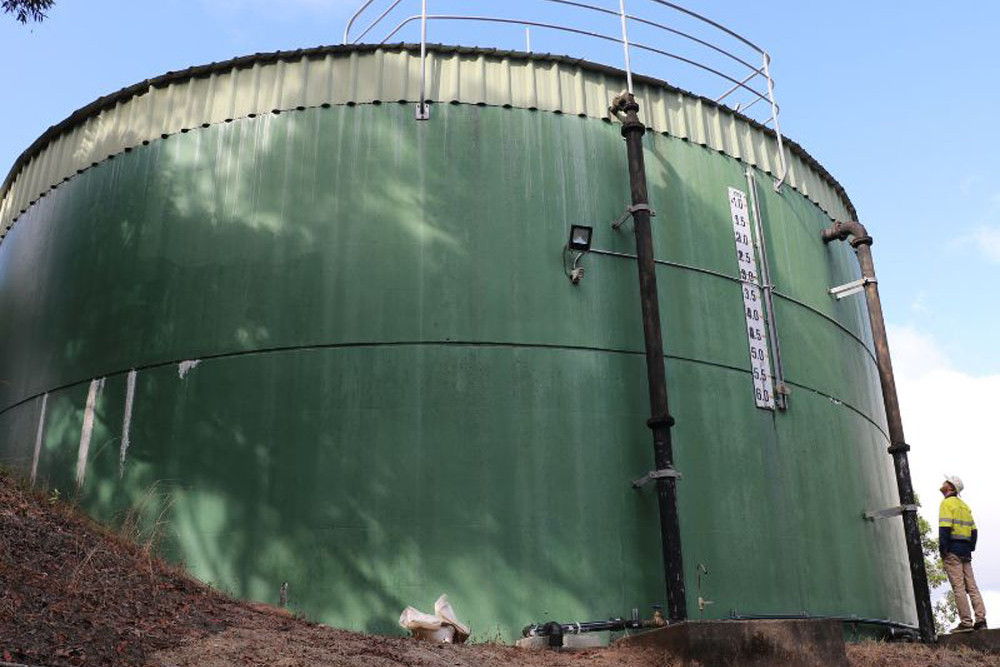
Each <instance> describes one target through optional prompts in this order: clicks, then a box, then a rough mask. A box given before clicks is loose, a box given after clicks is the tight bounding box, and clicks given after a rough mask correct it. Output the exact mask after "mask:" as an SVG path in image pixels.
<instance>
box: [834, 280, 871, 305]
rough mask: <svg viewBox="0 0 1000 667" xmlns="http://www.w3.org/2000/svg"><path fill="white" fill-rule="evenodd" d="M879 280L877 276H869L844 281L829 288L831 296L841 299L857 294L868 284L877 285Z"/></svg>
mask: <svg viewBox="0 0 1000 667" xmlns="http://www.w3.org/2000/svg"><path fill="white" fill-rule="evenodd" d="M877 284H878V280H876V279H875V278H869V277H867V276H865V277H863V278H859V279H858V280H852V281H851V282H849V283H844V284H843V285H838V286H837V287H831V288H830V289H829V290H827V291H828V292H829V294H830V296H832V297H834V298H836V299H837V300H838V301H839V300H840V299H844V298H847V297H849V296H851V295H852V294H857V293H858V292H860V291H862V290H864V288H865V287H867V286H868V285H877Z"/></svg>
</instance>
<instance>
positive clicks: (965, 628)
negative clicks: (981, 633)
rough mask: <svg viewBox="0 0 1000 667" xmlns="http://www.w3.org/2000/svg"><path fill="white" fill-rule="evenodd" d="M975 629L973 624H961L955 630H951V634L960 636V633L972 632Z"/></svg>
mask: <svg viewBox="0 0 1000 667" xmlns="http://www.w3.org/2000/svg"><path fill="white" fill-rule="evenodd" d="M975 627H976V626H975V625H972V624H969V625H966V624H965V623H959V624H958V625H956V626H955V627H954V628H952V629H951V634H953V635H955V634H958V633H959V632H972V631H973V629H975Z"/></svg>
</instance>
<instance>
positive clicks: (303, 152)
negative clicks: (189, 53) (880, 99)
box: [0, 46, 915, 640]
mask: <svg viewBox="0 0 1000 667" xmlns="http://www.w3.org/2000/svg"><path fill="white" fill-rule="evenodd" d="M429 61H430V62H429V64H428V66H429V68H430V71H432V72H433V73H434V74H433V77H432V79H431V84H430V87H429V89H428V97H429V99H430V100H431V101H432V104H431V107H432V108H431V117H430V119H428V120H425V121H417V120H415V118H414V104H413V103H414V101H415V100H416V99H418V94H419V93H418V87H419V72H420V58H419V49H417V50H416V51H414V49H413V48H412V47H406V46H395V47H367V46H360V47H331V48H321V49H313V50H309V51H297V52H283V53H276V54H269V55H257V56H253V57H249V58H242V59H237V60H234V61H231V62H226V63H217V64H213V65H211V66H206V67H201V68H193V69H191V70H187V71H183V72H177V73H171V74H169V75H166V76H163V77H160V78H158V79H153V80H150V81H146V82H143V83H141V84H138V85H136V86H133V87H131V88H127V89H124V90H122V91H120V92H118V93H116V94H114V95H111V96H108V97H105V98H101V99H100V100H98V101H96V102H94V103H93V104H91V105H89V106H87V107H84V108H83V109H81V110H80V111H78V112H77V113H75V114H73V115H72V116H71V117H70V118H68V119H67V120H66V121H64V122H63V123H61V124H60V125H57V126H56V127H54V128H51V129H50V130H49V131H48V132H46V133H45V134H44V135H43V136H42V137H41V138H39V140H38V141H37V142H36V143H35V144H34V145H32V146H31V147H30V148H29V149H28V150H27V151H26V152H25V153H24V155H22V157H21V158H20V159H19V160H18V162H17V163H16V164H15V165H14V167H13V169H12V170H11V173H10V176H9V177H8V178H7V180H6V181H5V183H4V186H3V189H2V190H0V195H2V197H3V199H2V202H0V230H2V233H3V234H4V236H3V238H2V241H0V458H2V460H3V461H4V463H5V464H6V465H8V466H11V467H14V468H16V469H18V470H19V471H21V472H22V473H23V474H24V475H25V476H26V477H28V478H30V479H32V480H34V483H35V484H37V485H47V486H48V487H49V488H58V489H59V490H60V493H61V494H62V495H63V496H64V497H75V498H78V499H79V502H80V504H81V506H82V507H84V508H85V509H86V510H87V511H88V512H90V513H91V514H92V515H93V516H95V517H97V518H99V519H101V520H104V521H109V522H114V521H120V520H122V518H123V517H125V516H126V515H129V516H132V517H139V518H140V523H141V525H143V526H145V527H146V532H145V533H144V536H143V539H147V538H148V539H155V540H156V543H157V544H158V548H159V549H160V551H161V552H162V553H163V554H165V555H166V556H167V557H169V558H171V559H174V560H177V561H181V562H183V563H184V564H185V565H186V566H187V567H188V568H189V569H190V570H191V571H192V572H193V573H194V574H195V575H197V576H198V577H200V578H201V579H203V580H205V581H208V582H211V583H212V584H213V585H215V586H218V587H220V588H222V589H224V590H227V591H230V592H232V593H234V594H235V595H238V596H241V597H246V598H253V599H257V600H263V601H268V602H272V603H273V602H277V598H278V591H279V588H280V587H281V585H282V583H284V582H288V598H289V604H290V606H291V607H292V608H293V609H295V610H297V611H300V612H302V613H304V614H305V615H306V616H307V617H309V618H311V619H314V620H317V621H323V622H325V623H328V624H331V625H336V626H340V627H346V628H353V629H358V630H367V631H375V632H398V631H400V629H399V628H398V627H397V625H396V620H397V618H398V616H399V613H400V612H401V611H402V609H403V608H404V607H405V606H407V605H414V606H416V607H418V608H421V609H424V610H429V609H430V608H431V606H432V605H433V602H434V600H435V599H436V598H437V596H438V595H440V594H441V593H447V594H448V595H449V596H450V598H451V601H452V604H453V605H454V608H455V610H456V612H457V613H458V615H459V617H461V618H463V619H464V620H465V621H466V622H468V623H469V624H470V625H471V626H472V629H473V634H474V637H475V638H480V639H486V638H493V637H500V638H503V639H505V640H510V639H513V638H514V637H515V636H516V635H517V633H518V631H519V629H520V628H521V626H523V625H526V624H528V623H531V622H542V621H548V620H559V621H566V622H568V621H577V620H592V619H602V618H608V617H610V616H628V615H629V614H630V613H631V610H632V609H639V610H640V613H641V614H642V615H643V616H648V615H649V613H650V609H651V606H652V605H654V604H664V603H665V600H664V598H665V592H664V590H665V589H664V573H663V560H662V554H661V546H660V534H659V518H658V511H657V504H656V497H655V493H654V490H653V485H652V484H650V485H646V486H644V487H642V488H640V489H635V488H633V487H632V481H633V480H635V479H637V478H640V477H642V476H643V475H644V474H646V473H648V472H649V471H650V470H651V469H652V467H653V455H652V446H651V441H650V435H649V431H648V429H647V428H646V425H645V420H646V419H647V418H648V416H649V404H648V398H647V393H646V374H645V362H644V346H643V336H642V325H641V319H640V311H639V297H638V280H637V274H636V267H635V261H634V259H633V253H634V240H633V237H632V233H631V223H630V222H629V221H627V220H626V221H625V223H624V224H623V225H622V226H621V227H620V228H619V229H617V230H616V229H613V228H612V227H611V222H612V221H614V220H616V219H617V218H619V216H621V214H622V212H623V210H624V209H625V207H626V206H627V205H628V203H629V184H628V171H627V165H626V160H625V147H624V144H623V141H622V139H621V136H620V126H619V125H618V124H617V123H616V122H612V121H611V119H609V118H608V117H607V107H608V104H609V101H610V99H611V98H612V97H613V96H614V95H615V94H616V93H617V92H619V91H620V90H621V89H622V88H623V81H622V76H621V73H620V72H615V71H612V70H609V69H607V68H604V67H599V66H596V65H591V64H588V63H586V62H580V61H577V60H568V59H561V58H558V57H552V56H536V55H527V54H523V53H503V52H497V51H483V50H476V49H467V48H462V49H458V48H449V47H435V48H432V49H431V50H430V54H429ZM635 92H636V97H637V99H638V101H639V104H640V106H641V111H640V116H641V118H642V120H643V122H644V123H645V124H646V125H647V127H648V128H649V131H648V132H647V133H646V135H645V137H644V139H643V141H644V148H645V161H646V166H647V176H648V180H649V196H650V203H651V206H652V207H653V209H655V212H656V216H655V218H654V219H653V221H654V222H653V237H654V244H655V254H656V257H657V260H658V264H657V272H658V273H657V276H658V281H659V289H660V301H661V302H660V309H661V313H662V318H663V329H664V348H665V351H666V359H665V363H666V371H667V379H668V383H669V390H670V400H671V412H672V413H673V415H674V417H675V418H676V420H677V423H676V426H675V427H674V429H673V434H674V451H675V457H676V461H675V465H676V468H677V469H678V470H679V471H680V473H681V474H682V475H683V477H682V479H681V480H680V481H679V482H678V487H677V488H678V504H679V521H680V529H681V540H682V547H683V558H684V573H685V583H686V587H687V590H688V595H687V601H688V602H687V604H688V615H689V616H690V617H692V618H699V617H703V618H708V619H714V618H730V617H734V616H736V617H739V616H752V615H777V616H798V615H801V614H808V615H816V616H837V617H856V618H866V619H883V620H888V621H891V622H895V623H902V624H913V623H915V617H914V612H913V594H912V590H911V587H910V581H909V574H908V566H907V559H906V551H905V546H904V543H903V533H902V530H901V528H900V526H899V523H898V522H899V518H898V517H897V518H895V519H883V520H877V521H866V520H864V519H863V518H862V514H863V513H864V512H865V511H869V510H877V509H884V508H887V507H891V506H893V505H897V504H898V497H897V496H896V491H895V484H894V479H893V472H892V465H891V459H890V457H889V456H888V455H887V454H886V453H885V450H886V446H887V444H888V443H887V438H886V425H885V415H884V410H883V407H882V402H881V394H880V391H879V387H878V378H877V371H876V367H875V362H874V357H873V352H872V344H871V334H870V331H869V327H868V324H867V320H866V314H865V311H864V302H863V300H862V298H861V297H855V298H853V299H843V300H836V299H833V298H831V296H830V295H829V293H828V290H829V288H831V287H833V286H836V285H840V284H844V283H847V282H850V281H852V280H855V279H857V278H858V277H859V272H858V268H857V264H856V262H855V260H854V258H853V256H852V255H851V252H850V248H845V247H842V244H835V245H832V246H830V247H826V246H824V245H823V243H822V242H821V241H820V238H819V231H820V229H822V228H823V227H826V226H829V224H830V222H831V221H832V220H845V219H852V218H855V217H856V214H855V212H854V210H853V207H852V205H851V203H850V201H849V200H848V199H847V196H846V194H845V193H844V192H843V190H842V189H841V188H840V186H839V185H838V184H837V183H836V181H834V180H833V178H832V177H831V176H830V175H829V174H828V173H827V172H826V171H825V170H824V169H823V168H822V167H821V166H819V165H818V164H817V163H816V162H815V160H813V159H812V158H810V157H809V156H808V154H806V153H805V151H804V150H802V149H801V148H800V147H798V146H797V145H795V144H793V143H790V142H789V143H786V154H787V155H786V157H787V161H788V169H787V174H786V178H785V180H784V183H783V185H782V186H781V188H780V190H779V191H776V190H775V188H774V187H772V184H773V183H774V176H775V175H776V174H777V173H778V171H779V169H778V165H779V152H778V147H777V144H776V141H775V135H774V134H773V133H772V132H771V131H770V130H767V129H765V128H763V127H762V126H760V125H759V124H756V123H753V122H751V121H749V120H748V119H746V118H744V117H742V116H740V115H738V114H736V113H734V112H733V111H731V110H729V109H727V108H725V107H722V106H719V105H716V104H714V103H712V102H710V101H708V100H705V99H702V98H699V97H696V96H693V95H691V94H688V93H684V92H682V91H679V90H677V89H674V88H671V87H670V86H668V85H666V84H665V83H663V82H660V81H656V80H653V79H643V78H641V77H637V78H636V87H635ZM748 176H749V177H750V178H752V179H753V182H754V183H755V184H756V185H755V186H754V185H753V184H752V183H751V181H750V180H748ZM732 191H738V193H737V195H736V196H737V198H738V194H739V193H743V194H744V195H745V196H746V200H745V201H746V203H747V204H751V203H752V201H751V200H754V199H755V200H756V203H757V204H758V207H759V216H753V220H756V221H757V222H758V223H759V227H760V230H761V231H762V234H760V235H759V237H758V236H757V235H754V234H752V233H751V237H753V240H754V241H756V242H757V243H756V249H757V252H758V254H759V253H760V250H761V248H763V249H764V251H765V252H766V258H767V260H768V263H769V265H770V272H771V276H770V277H771V282H772V283H773V285H774V297H773V300H774V305H773V310H772V311H770V312H766V311H765V312H763V319H765V320H768V321H769V322H770V323H771V325H772V326H771V329H772V333H774V334H775V338H776V342H778V344H779V345H780V356H781V362H782V370H783V374H784V384H785V386H786V387H787V389H788V392H789V393H788V395H787V406H786V409H780V406H775V407H774V408H772V406H768V405H763V406H758V399H757V397H756V396H755V390H756V389H759V388H760V387H762V386H763V387H767V388H769V389H770V390H772V391H773V389H774V388H775V387H774V383H773V382H772V381H771V380H770V378H764V380H763V384H761V380H760V379H759V378H758V381H757V384H756V385H755V380H754V369H755V368H757V366H756V365H754V364H753V363H752V361H753V360H752V359H751V356H750V354H749V348H748V332H747V304H746V303H745V302H744V297H745V296H747V294H748V293H747V294H745V293H744V287H745V286H746V285H747V283H746V282H741V276H740V273H739V271H740V264H739V261H738V257H737V252H738V248H737V245H736V244H735V243H734V228H733V220H732V210H731V207H732V206H733V205H734V204H733V196H734V195H733V193H732ZM751 208H752V206H751ZM753 220H752V221H753ZM573 224H580V225H588V226H592V227H593V228H594V232H593V245H592V251H591V252H590V253H588V254H585V255H584V256H582V257H580V258H579V259H578V260H577V257H576V256H575V254H572V253H567V252H566V248H565V246H566V241H567V238H568V233H569V229H570V226H571V225H573ZM762 259H763V257H758V258H757V259H756V261H757V262H760V261H761V260H762ZM574 261H578V262H579V264H578V265H579V266H582V267H583V268H584V270H585V273H584V277H583V279H582V280H581V281H580V283H579V284H575V285H574V284H573V283H572V282H571V281H570V280H569V279H568V276H567V272H568V271H569V270H570V269H571V268H572V266H573V262H574ZM745 277H746V276H744V278H745ZM756 282H760V281H759V280H757V281H756ZM756 294H757V295H760V294H762V292H759V291H758V292H757V293H756ZM747 298H749V296H747ZM773 325H776V326H773ZM761 326H762V327H763V326H764V325H763V324H761ZM761 345H762V346H763V347H764V348H765V349H767V350H769V363H770V364H771V366H772V367H774V366H776V362H777V358H776V352H777V350H775V349H774V347H776V346H775V345H774V344H773V343H772V344H771V345H770V346H768V345H767V344H766V342H765V343H761ZM758 370H759V369H758ZM774 370H776V368H773V369H772V374H773V371H774ZM780 398H781V396H780V395H779V400H780ZM153 533H155V535H154V534H153ZM699 565H700V566H701V567H699ZM706 571H707V574H706ZM699 598H701V599H703V600H708V601H711V604H707V605H699ZM702 606H703V607H704V608H701V607H702Z"/></svg>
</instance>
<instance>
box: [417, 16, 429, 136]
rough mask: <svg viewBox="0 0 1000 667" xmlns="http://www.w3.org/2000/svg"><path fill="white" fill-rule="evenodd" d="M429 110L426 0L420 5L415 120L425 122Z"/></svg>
mask: <svg viewBox="0 0 1000 667" xmlns="http://www.w3.org/2000/svg"><path fill="white" fill-rule="evenodd" d="M430 117H431V110H430V109H428V108H427V0H422V1H421V3H420V104H419V105H417V120H427V119H428V118H430Z"/></svg>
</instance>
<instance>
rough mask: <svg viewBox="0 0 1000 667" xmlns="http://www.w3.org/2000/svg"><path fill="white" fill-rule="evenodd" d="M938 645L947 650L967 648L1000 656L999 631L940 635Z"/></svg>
mask: <svg viewBox="0 0 1000 667" xmlns="http://www.w3.org/2000/svg"><path fill="white" fill-rule="evenodd" d="M938 645H939V646H947V647H948V648H956V647H958V646H967V647H969V648H971V649H975V650H977V651H982V652H983V653H994V654H997V655H1000V630H975V631H973V632H959V633H957V634H954V635H940V636H939V637H938Z"/></svg>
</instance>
